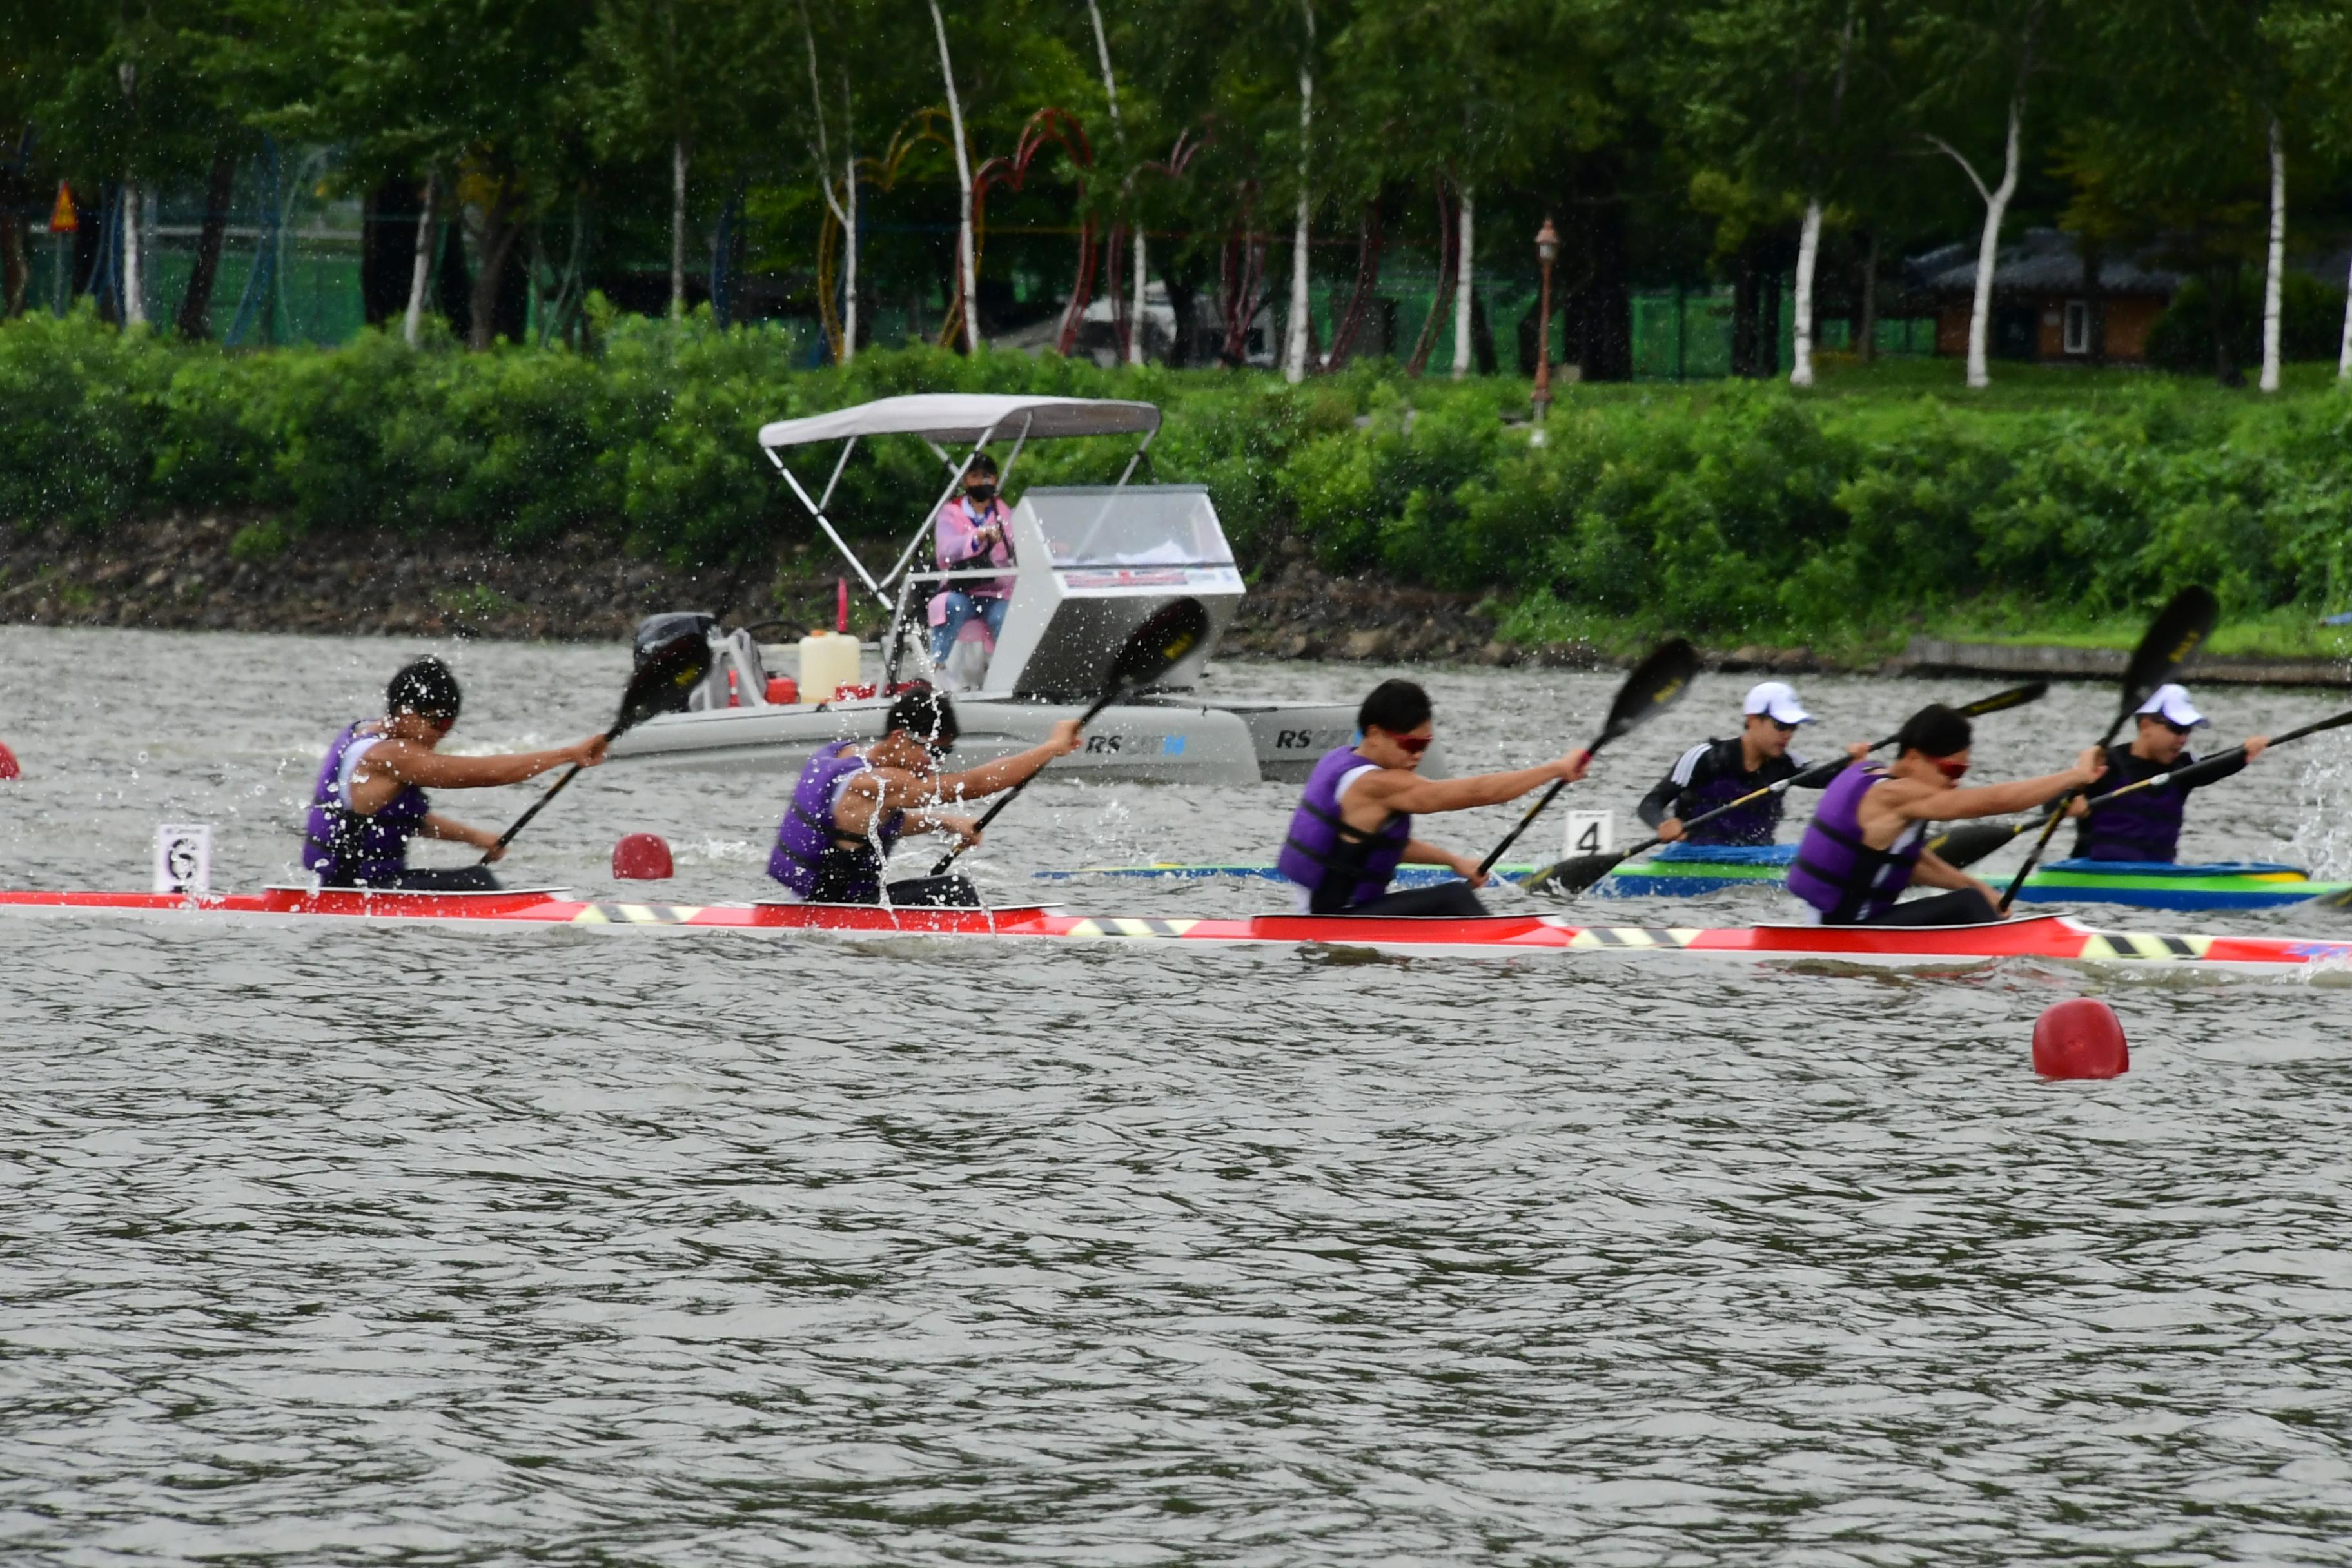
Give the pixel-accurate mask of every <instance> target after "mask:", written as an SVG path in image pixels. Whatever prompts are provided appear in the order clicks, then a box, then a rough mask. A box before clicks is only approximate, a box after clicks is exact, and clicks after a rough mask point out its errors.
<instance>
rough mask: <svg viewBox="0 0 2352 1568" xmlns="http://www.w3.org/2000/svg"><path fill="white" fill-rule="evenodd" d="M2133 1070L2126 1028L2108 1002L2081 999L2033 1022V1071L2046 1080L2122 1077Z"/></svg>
mask: <svg viewBox="0 0 2352 1568" xmlns="http://www.w3.org/2000/svg"><path fill="white" fill-rule="evenodd" d="M2130 1068H2131V1048H2130V1047H2128V1046H2126V1045H2125V1044H2124V1026H2123V1025H2122V1024H2121V1023H2119V1022H2117V1021H2116V1010H2115V1009H2114V1008H2113V1007H2110V1006H2108V1005H2106V1004H2105V1002H2099V1001H2095V1000H2093V999H2092V998H2091V997H2088V996H2077V997H2075V998H2074V1000H2073V1001H2071V1002H2060V1003H2058V1004H2056V1005H2053V1006H2051V1007H2047V1008H2045V1009H2043V1011H2042V1016H2041V1017H2039V1018H2036V1019H2035V1020H2034V1021H2033V1070H2034V1071H2035V1072H2038V1073H2040V1074H2041V1075H2042V1077H2043V1078H2120V1077H2122V1076H2123V1075H2124V1073H2125V1072H2126V1071H2128V1070H2129V1069H2130Z"/></svg>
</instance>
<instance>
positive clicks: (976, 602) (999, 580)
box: [927, 452, 1013, 669]
mask: <svg viewBox="0 0 2352 1568" xmlns="http://www.w3.org/2000/svg"><path fill="white" fill-rule="evenodd" d="M1011 522H1012V514H1011V513H1010V512H1008V511H1006V510H1004V503H1003V501H1002V500H998V499H997V494H996V459H995V458H992V457H990V456H989V455H988V454H987V453H985V452H982V453H981V454H980V455H979V456H977V457H975V458H972V460H971V466H970V467H969V468H965V469H964V472H963V493H962V494H961V495H959V496H956V497H953V498H952V499H950V500H949V501H948V503H947V504H946V505H944V506H942V507H940V514H939V517H938V520H937V521H936V522H935V523H934V524H933V534H934V542H935V545H936V550H937V559H938V561H939V563H940V570H941V571H943V572H962V571H969V570H971V569H973V568H976V567H982V566H1010V565H1012V564H1013V542H1012V540H1011V538H1010V537H1009V535H1008V534H1007V532H1006V530H1007V529H1008V527H1009V526H1010V525H1011ZM1012 597H1013V579H1012V578H1010V577H965V578H961V579H959V580H958V581H956V582H952V583H945V584H940V591H939V592H938V593H936V594H933V595H931V602H930V605H929V609H928V612H927V614H928V617H929V621H930V626H931V662H932V664H934V665H936V666H938V667H939V668H942V669H944V668H947V662H948V655H949V654H950V652H952V651H954V648H955V642H956V637H957V634H959V633H961V631H962V630H963V628H964V627H965V626H966V625H968V624H969V623H970V622H971V621H972V620H974V619H975V618H976V619H978V620H979V621H980V623H981V624H982V626H986V627H987V628H988V635H989V636H990V637H1003V635H1004V606H1005V605H1007V604H1008V603H1010V602H1011V600H1012Z"/></svg>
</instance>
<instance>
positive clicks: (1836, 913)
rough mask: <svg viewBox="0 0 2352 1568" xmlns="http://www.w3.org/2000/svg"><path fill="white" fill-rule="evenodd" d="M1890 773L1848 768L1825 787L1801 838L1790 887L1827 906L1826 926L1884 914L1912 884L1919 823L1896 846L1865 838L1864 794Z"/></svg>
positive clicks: (1824, 911) (1821, 906) (1821, 907)
mask: <svg viewBox="0 0 2352 1568" xmlns="http://www.w3.org/2000/svg"><path fill="white" fill-rule="evenodd" d="M1885 777H1887V773H1886V770H1885V768H1848V769H1846V770H1845V772H1843V773H1840V774H1839V775H1838V776H1837V778H1836V779H1835V780H1834V781H1833V782H1832V784H1830V787H1829V788H1828V789H1826V790H1823V791H1822V804H1821V808H1820V809H1819V810H1817V811H1815V812H1814V813H1813V820H1812V821H1811V823H1809V824H1807V825H1806V827H1805V837H1803V838H1802V839H1801V840H1800V841H1799V842H1798V845H1797V858H1796V859H1795V861H1794V862H1792V863H1791V864H1790V867H1789V891H1790V892H1792V893H1794V894H1796V895H1797V897H1799V898H1801V899H1802V900H1805V902H1807V903H1809V904H1811V905H1812V906H1813V908H1815V909H1817V910H1821V911H1822V924H1824V925H1854V924H1857V923H1859V922H1861V921H1867V920H1871V919H1874V917H1876V916H1878V915H1882V914H1885V912H1886V911H1887V910H1890V909H1893V908H1894V907H1895V900H1896V899H1898V898H1900V897H1902V894H1903V889H1906V888H1907V887H1909V886H1910V885H1911V872H1912V869H1913V868H1915V867H1916V866H1917V865H1918V864H1919V851H1920V847H1921V843H1922V840H1923V839H1924V837H1925V833H1924V831H1923V829H1922V826H1921V825H1920V824H1918V823H1916V822H1915V823H1912V824H1911V825H1910V826H1907V827H1906V828H1904V830H1903V831H1902V832H1901V833H1899V834H1897V835H1895V842H1894V844H1893V845H1892V846H1890V847H1887V848H1885V849H1873V848H1872V847H1870V846H1869V845H1868V844H1866V843H1864V841H1863V837H1862V797H1863V796H1864V795H1866V794H1868V793H1869V792H1870V789H1871V787H1872V786H1873V785H1874V784H1878V783H1879V782H1880V781H1881V780H1883V779H1885Z"/></svg>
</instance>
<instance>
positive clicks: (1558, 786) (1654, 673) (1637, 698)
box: [1478, 637, 1698, 877]
mask: <svg viewBox="0 0 2352 1568" xmlns="http://www.w3.org/2000/svg"><path fill="white" fill-rule="evenodd" d="M1697 675H1698V650H1697V649H1696V648H1695V647H1691V645H1690V644H1688V643H1686V642H1685V641H1684V640H1683V639H1682V638H1680V637H1675V638H1674V639H1673V640H1672V641H1670V642H1666V643H1664V644H1661V645H1660V646H1659V647H1658V649H1657V651H1656V652H1654V653H1653V654H1651V655H1650V657H1649V658H1645V659H1643V661H1642V662H1641V663H1640V664H1639V665H1636V666H1635V667H1634V669H1633V674H1631V675H1629V676H1627V677H1626V678H1625V684H1624V685H1622V686H1621V687H1619V688H1618V689H1617V700H1616V701H1614V702H1612V703H1611V704H1610V705H1609V721H1608V722H1607V723H1606V724H1604V725H1602V726H1601V733H1600V734H1598V735H1595V736H1594V737H1593V738H1592V743H1591V745H1589V746H1587V747H1585V748H1584V755H1585V758H1586V760H1587V761H1590V760H1591V759H1592V758H1593V757H1596V756H1599V755H1600V754H1601V747H1603V746H1605V745H1607V744H1608V743H1609V742H1612V741H1614V740H1616V739H1617V738H1618V737H1620V736H1622V735H1630V734H1632V733H1633V731H1635V730H1638V729H1640V728H1641V727H1642V726H1643V725H1644V724H1646V723H1648V722H1649V721H1651V720H1653V719H1654V718H1656V717H1657V716H1658V715H1659V714H1661V713H1663V712H1664V711H1665V710H1667V709H1669V708H1671V707H1673V706H1674V705H1675V703H1677V702H1679V701H1681V700H1682V699H1683V693H1685V692H1686V691H1688V690H1689V689H1690V683H1691V681H1692V680H1693V679H1695V678H1696V676H1697ZM1567 787H1568V781H1567V780H1566V779H1554V780H1552V782H1551V788H1549V789H1548V790H1546V791H1544V792H1543V795H1542V796H1541V797H1540V798H1538V800H1537V801H1536V803H1535V805H1531V806H1529V807H1528V809H1527V815H1525V816H1522V817H1520V818H1519V823H1518V826H1516V827H1514V828H1512V829H1511V830H1510V831H1509V832H1508V833H1507V834H1505V835H1503V841H1502V842H1501V843H1500V844H1497V845H1496V846H1495V847H1494V848H1493V849H1492V850H1490V851H1489V852H1488V853H1487V856H1486V858H1485V859H1484V860H1481V861H1479V862H1478V875H1479V876H1481V877H1483V876H1485V875H1486V873H1487V872H1489V871H1491V870H1493V869H1494V868H1495V862H1496V861H1497V860H1500V859H1501V858H1503V852H1504V851H1505V850H1507V849H1508V848H1509V847H1511V846H1512V845H1514V844H1516V843H1517V842H1518V838H1519V835H1520V834H1522V833H1525V832H1526V831H1527V830H1528V828H1529V827H1530V826H1534V824H1535V820H1536V818H1537V817H1538V816H1542V815H1543V810H1544V807H1545V806H1548V805H1550V804H1551V803H1552V802H1553V801H1555V800H1557V799H1558V798H1559V792H1560V791H1562V790H1564V789H1566V788H1567Z"/></svg>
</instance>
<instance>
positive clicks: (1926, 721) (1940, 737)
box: [1895, 702, 1976, 757]
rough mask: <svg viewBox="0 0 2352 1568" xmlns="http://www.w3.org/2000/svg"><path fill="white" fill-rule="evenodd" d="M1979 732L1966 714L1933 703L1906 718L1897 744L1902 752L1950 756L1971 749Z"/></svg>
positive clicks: (1929, 755)
mask: <svg viewBox="0 0 2352 1568" xmlns="http://www.w3.org/2000/svg"><path fill="white" fill-rule="evenodd" d="M1975 733H1976V731H1974V730H1973V729H1972V728H1970V726H1969V721H1968V716H1967V715H1966V714H1964V713H1959V712H1956V711H1955V710H1952V709H1949V708H1947V707H1945V706H1944V705H1943V704H1942V703H1940V702H1930V703H1928V704H1927V706H1926V707H1925V708H1922V709H1920V710H1919V711H1917V712H1916V713H1914V714H1912V715H1911V717H1909V718H1908V719H1906V720H1905V721H1903V728H1902V729H1901V730H1899V731H1896V732H1895V746H1896V748H1897V749H1898V750H1900V751H1905V752H1918V753H1919V754H1920V755H1921V756H1923V757H1948V756H1953V755H1955V754H1957V753H1958V752H1965V751H1967V750H1968V749H1969V741H1970V740H1971V739H1972V738H1973V737H1974V735H1975Z"/></svg>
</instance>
